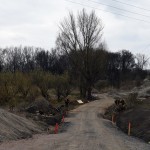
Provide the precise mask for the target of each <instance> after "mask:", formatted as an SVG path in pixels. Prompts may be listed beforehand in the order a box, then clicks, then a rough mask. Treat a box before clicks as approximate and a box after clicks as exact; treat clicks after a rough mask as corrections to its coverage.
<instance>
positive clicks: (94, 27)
mask: <svg viewBox="0 0 150 150" xmlns="http://www.w3.org/2000/svg"><path fill="white" fill-rule="evenodd" d="M102 30H103V25H102V22H101V20H100V19H99V18H97V16H96V15H95V12H94V11H92V12H91V13H90V14H88V13H87V12H86V11H85V10H84V9H83V10H82V11H81V12H79V13H78V16H77V17H75V16H74V15H73V14H72V13H69V17H68V18H65V19H64V21H63V22H62V23H61V24H60V34H59V36H58V38H57V41H56V44H57V48H58V49H59V50H61V51H62V52H63V53H65V54H67V55H68V56H69V58H70V60H71V63H72V65H73V66H74V68H75V69H76V72H77V73H78V75H79V78H80V85H81V87H82V88H83V90H84V91H85V92H84V96H85V95H86V92H87V97H88V99H91V91H92V86H93V84H94V82H95V81H96V76H97V74H98V73H99V71H100V68H101V66H98V65H99V62H101V61H100V60H101V59H99V58H100V57H99V55H96V54H99V52H97V51H99V50H101V49H98V47H99V45H100V44H101V43H102V42H101V37H102ZM94 73H95V74H94Z"/></svg>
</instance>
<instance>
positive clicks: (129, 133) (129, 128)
mask: <svg viewBox="0 0 150 150" xmlns="http://www.w3.org/2000/svg"><path fill="white" fill-rule="evenodd" d="M130 135H131V123H130V122H129V124H128V136H130Z"/></svg>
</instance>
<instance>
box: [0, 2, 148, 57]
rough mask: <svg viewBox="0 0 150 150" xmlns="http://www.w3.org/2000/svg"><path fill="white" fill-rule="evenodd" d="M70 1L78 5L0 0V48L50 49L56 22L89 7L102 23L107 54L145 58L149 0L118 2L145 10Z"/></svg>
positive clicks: (55, 34)
mask: <svg viewBox="0 0 150 150" xmlns="http://www.w3.org/2000/svg"><path fill="white" fill-rule="evenodd" d="M70 1H73V2H76V3H80V4H82V5H78V4H74V3H70V2H68V1H65V0H0V47H6V46H19V45H23V46H25V45H26V46H36V47H42V48H45V49H51V48H52V47H54V46H55V40H56V36H57V34H58V31H59V28H58V26H59V23H60V22H61V21H62V20H63V18H64V17H66V16H67V14H68V12H69V11H73V13H74V14H77V12H78V11H80V10H82V9H83V8H85V9H86V10H87V11H88V12H90V11H91V10H92V8H89V7H87V6H90V7H93V8H95V11H96V14H97V16H98V17H99V18H101V19H102V22H103V24H104V34H103V40H105V42H106V43H107V46H108V48H109V50H110V51H118V50H121V49H127V50H130V51H131V52H133V53H145V54H147V55H149V50H150V1H149V0H126V1H124V0H118V1H120V2H123V3H128V4H131V5H134V6H138V7H142V8H144V9H148V10H149V11H145V10H142V9H137V8H135V7H131V6H129V5H124V4H121V3H118V2H116V1H114V0H70ZM92 1H95V2H100V3H103V4H106V5H111V6H114V7H118V8H120V9H125V10H128V11H131V12H135V13H138V14H141V15H136V14H133V13H129V12H127V11H121V10H117V9H114V8H112V7H108V6H105V5H100V4H97V3H93V2H92ZM83 5H84V6H83ZM85 5H86V6H85ZM98 9H99V10H98ZM101 10H104V11H110V12H113V13H119V14H122V15H125V16H129V17H133V18H137V19H141V20H145V21H147V22H144V21H137V20H134V19H129V18H126V17H123V16H119V15H116V14H113V13H108V12H104V11H101ZM142 15H145V16H142ZM146 16H147V17H146ZM148 16H149V17H148ZM148 22H149V23H148Z"/></svg>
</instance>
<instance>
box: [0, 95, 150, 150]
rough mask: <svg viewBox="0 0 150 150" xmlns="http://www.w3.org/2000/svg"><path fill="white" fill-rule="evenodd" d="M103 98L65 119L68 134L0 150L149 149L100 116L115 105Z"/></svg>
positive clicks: (4, 147)
mask: <svg viewBox="0 0 150 150" xmlns="http://www.w3.org/2000/svg"><path fill="white" fill-rule="evenodd" d="M102 96H103V97H102V98H101V99H100V100H97V101H94V102H91V103H88V104H85V105H82V106H81V107H79V108H77V109H75V110H73V111H71V112H70V115H69V117H68V118H66V119H65V121H66V122H67V123H66V124H68V127H67V129H66V131H63V132H62V133H59V134H57V135H51V134H49V135H36V136H34V137H33V138H32V139H28V140H20V141H15V142H14V141H12V142H9V143H3V144H1V145H0V150H150V145H148V144H146V143H144V142H142V141H140V140H138V139H135V138H132V137H128V136H127V135H125V134H124V133H122V132H121V131H120V130H118V129H117V128H116V127H115V126H114V125H112V124H111V122H110V121H107V120H104V119H103V118H102V117H101V114H102V113H103V112H104V108H106V107H107V106H109V105H110V104H111V103H112V102H113V100H112V99H111V98H109V97H107V96H106V95H102Z"/></svg>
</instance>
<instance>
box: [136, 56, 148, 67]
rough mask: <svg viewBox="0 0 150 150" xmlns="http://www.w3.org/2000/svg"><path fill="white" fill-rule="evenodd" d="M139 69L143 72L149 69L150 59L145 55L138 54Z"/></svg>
mask: <svg viewBox="0 0 150 150" xmlns="http://www.w3.org/2000/svg"><path fill="white" fill-rule="evenodd" d="M136 61H137V67H138V68H139V69H141V70H143V69H144V67H147V65H148V61H149V58H148V57H147V56H146V55H144V54H136Z"/></svg>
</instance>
